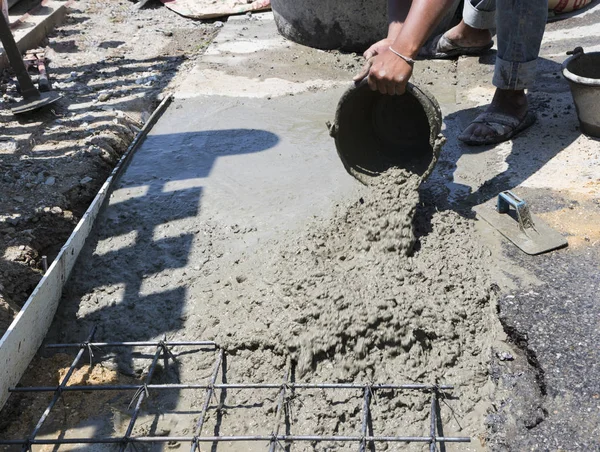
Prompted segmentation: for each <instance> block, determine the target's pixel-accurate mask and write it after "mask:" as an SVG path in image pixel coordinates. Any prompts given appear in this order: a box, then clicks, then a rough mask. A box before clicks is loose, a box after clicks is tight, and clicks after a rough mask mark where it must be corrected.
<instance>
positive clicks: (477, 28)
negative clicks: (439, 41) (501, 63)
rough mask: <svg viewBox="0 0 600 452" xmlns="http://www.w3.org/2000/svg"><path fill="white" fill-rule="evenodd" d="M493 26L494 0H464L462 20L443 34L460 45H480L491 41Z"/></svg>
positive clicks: (494, 18) (494, 24) (494, 16)
mask: <svg viewBox="0 0 600 452" xmlns="http://www.w3.org/2000/svg"><path fill="white" fill-rule="evenodd" d="M495 27H496V0H465V5H464V8H463V20H461V21H460V23H459V24H458V25H456V26H455V27H453V28H451V29H450V30H448V32H447V33H446V35H445V36H446V38H447V39H448V40H450V41H451V42H453V43H455V44H456V45H457V46H460V47H481V46H484V45H486V44H488V43H489V42H491V40H492V33H491V31H490V30H491V29H492V28H495Z"/></svg>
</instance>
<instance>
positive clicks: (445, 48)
mask: <svg viewBox="0 0 600 452" xmlns="http://www.w3.org/2000/svg"><path fill="white" fill-rule="evenodd" d="M493 45H494V41H490V42H488V43H487V44H485V45H483V46H476V47H461V46H459V45H458V44H457V43H455V42H454V41H452V40H451V39H448V38H447V37H446V35H445V34H441V35H439V36H436V37H435V38H433V40H432V41H431V42H430V43H429V44H428V45H426V46H425V47H423V49H421V52H419V56H420V57H421V58H429V59H444V58H455V57H458V56H461V55H470V56H475V55H482V54H484V53H485V52H486V51H488V50H490V49H491V48H492V46H493Z"/></svg>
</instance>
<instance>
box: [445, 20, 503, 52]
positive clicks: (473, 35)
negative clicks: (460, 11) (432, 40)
mask: <svg viewBox="0 0 600 452" xmlns="http://www.w3.org/2000/svg"><path fill="white" fill-rule="evenodd" d="M444 35H445V36H446V38H448V39H449V40H450V41H452V42H453V43H455V44H456V45H458V46H460V47H482V46H485V45H487V44H489V42H490V41H491V40H492V33H491V32H490V30H480V29H478V28H473V27H470V26H468V25H467V24H465V23H464V21H462V20H461V21H460V23H459V24H458V25H456V26H455V27H453V28H451V29H450V30H448V31H447V32H446V33H444Z"/></svg>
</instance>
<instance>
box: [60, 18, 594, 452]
mask: <svg viewBox="0 0 600 452" xmlns="http://www.w3.org/2000/svg"><path fill="white" fill-rule="evenodd" d="M598 14H600V6H596V7H594V8H590V9H588V10H586V12H585V13H583V14H581V15H579V16H574V17H573V18H571V19H569V20H568V21H564V22H555V23H553V24H551V25H549V26H548V34H547V37H546V41H545V43H544V46H543V51H542V59H541V64H540V66H539V71H538V76H539V84H538V87H537V88H536V89H535V90H533V91H532V92H531V103H532V106H533V107H534V108H535V110H536V111H537V112H538V115H539V121H538V123H537V124H536V125H535V126H534V127H533V128H532V129H530V130H528V131H527V132H525V133H524V134H523V135H522V136H520V137H519V138H518V139H516V140H514V141H510V142H508V143H504V144H501V145H498V146H494V147H484V148H469V147H466V146H464V145H462V144H460V143H459V142H458V141H457V140H456V136H457V135H458V133H459V131H460V130H462V129H463V128H464V127H465V126H466V125H467V124H468V123H469V121H470V120H471V119H473V118H474V117H475V115H476V114H477V112H478V111H480V110H481V109H482V108H483V107H484V106H485V105H486V104H487V103H488V102H489V100H490V98H491V95H492V94H493V90H492V87H491V83H490V82H491V73H492V72H491V71H492V66H491V63H492V61H493V58H490V57H484V58H482V59H481V60H479V59H478V58H461V59H460V60H459V61H458V64H457V65H456V64H455V63H453V62H422V63H421V62H420V63H418V64H417V67H418V68H419V69H418V71H420V72H418V73H417V74H416V80H418V81H420V82H421V83H423V84H424V85H425V87H426V88H430V89H431V90H432V91H433V92H434V94H435V95H436V96H438V100H439V101H440V104H441V107H442V110H443V112H444V113H445V115H446V117H445V129H444V134H445V135H446V137H447V140H448V141H447V145H446V146H445V148H444V151H443V154H442V157H441V159H440V162H439V164H438V167H437V168H436V171H435V173H434V174H433V176H432V177H431V178H430V179H429V180H428V181H427V182H426V183H425V184H424V186H423V187H422V190H421V191H422V199H423V200H424V201H425V202H427V203H430V204H433V205H435V206H436V207H437V208H438V209H439V210H446V209H450V210H456V211H459V212H461V213H462V214H463V215H465V216H467V217H470V218H472V216H473V215H472V212H471V209H470V208H471V207H472V206H473V205H475V204H478V203H480V202H483V201H486V200H489V199H491V198H493V197H494V196H496V195H497V193H498V192H499V191H501V190H504V189H515V191H516V192H517V193H518V194H521V195H522V196H523V197H524V198H525V199H528V200H529V201H530V203H531V205H532V207H533V209H534V212H536V213H537V214H540V215H542V216H543V217H544V219H545V220H546V221H547V222H549V223H550V224H551V225H552V226H553V227H555V228H557V229H558V230H559V231H560V232H561V233H563V234H565V235H567V236H568V237H569V240H570V241H572V246H570V247H569V248H567V249H566V250H562V251H559V252H555V253H552V254H550V255H547V256H542V257H525V256H524V255H522V254H520V252H518V251H516V250H515V249H514V248H512V247H511V246H508V245H506V244H505V243H504V242H503V241H502V240H501V239H500V238H499V236H498V235H497V234H495V233H494V231H493V230H492V229H490V228H487V227H484V226H482V227H481V228H480V229H481V231H480V234H481V239H482V240H485V241H486V242H487V243H488V245H489V248H490V250H491V253H492V255H493V258H494V260H495V263H496V267H495V268H494V269H492V270H494V271H495V277H496V280H497V289H498V293H499V299H500V302H499V310H500V316H501V319H502V321H503V323H504V325H505V328H506V331H507V333H508V335H509V338H510V340H511V341H512V342H513V343H514V345H515V349H518V351H519V355H518V356H516V358H517V359H515V360H514V361H510V360H508V361H507V360H500V359H494V360H493V362H492V366H491V367H492V369H491V374H492V378H493V380H494V382H495V383H496V384H497V388H496V389H497V390H496V393H495V395H494V396H493V397H495V407H496V410H495V411H494V412H492V413H487V414H489V416H488V418H487V422H488V426H489V431H490V432H491V436H490V442H489V443H488V446H489V448H490V449H496V450H596V449H598V448H599V447H600V444H599V443H598V437H599V435H598V431H597V426H598V422H595V420H597V419H599V418H600V404H599V403H598V394H600V380H599V378H600V377H599V376H598V372H597V364H598V363H599V362H600V356H599V352H598V348H597V347H595V346H594V344H597V343H598V340H599V339H600V337H598V329H597V325H598V320H600V304H599V303H598V300H597V296H596V295H595V294H597V292H598V289H599V287H598V284H599V281H598V274H599V273H598V261H599V259H598V256H599V255H600V238H599V237H598V236H597V226H596V225H597V224H600V205H599V204H598V202H597V200H598V190H599V187H600V182H599V181H600V165H598V163H600V162H599V161H598V159H599V155H600V143H599V142H598V140H596V139H591V138H588V137H585V136H583V135H581V133H580V132H579V130H578V123H577V118H576V115H575V110H574V108H573V107H572V100H571V99H570V93H569V91H568V86H567V85H566V82H565V81H564V80H563V79H562V78H561V76H560V72H559V63H560V62H561V61H562V59H563V58H564V51H565V50H568V49H570V48H571V46H572V45H573V44H574V43H575V42H579V43H584V44H586V46H588V47H589V49H590V50H597V48H598V43H597V36H598V34H600V26H599V25H598V23H597V18H598ZM561 36H562V37H561ZM565 36H572V37H573V38H572V39H567V40H566V41H565V40H564V39H563V37H565ZM359 67H360V59H358V58H356V57H355V56H352V55H339V54H337V53H332V52H321V51H316V50H312V49H308V48H304V47H302V46H298V45H293V44H291V43H289V42H287V41H285V40H283V39H282V38H281V37H279V36H278V35H277V33H276V29H275V25H274V22H273V18H272V15H270V14H265V15H257V17H254V18H252V19H249V18H246V17H242V18H235V19H232V20H230V21H229V22H228V24H227V25H226V27H225V28H224V29H223V32H222V33H221V34H220V35H219V37H218V38H217V40H216V42H215V43H214V45H212V46H211V48H210V49H209V51H208V52H207V55H206V57H205V58H204V59H203V60H202V62H201V63H200V64H199V65H198V66H197V67H196V68H195V69H194V70H193V71H191V72H190V73H189V74H186V77H185V78H183V83H182V84H181V89H180V90H179V91H178V93H176V98H177V100H176V101H175V102H174V104H173V105H172V106H171V107H170V109H169V111H168V112H167V113H166V114H165V116H164V117H163V119H162V120H161V121H160V122H159V123H158V124H157V126H156V127H155V129H154V130H153V132H152V134H151V135H150V137H149V138H148V140H147V141H146V143H145V144H144V145H143V147H142V148H141V149H140V150H139V151H138V153H137V155H136V156H135V158H134V159H133V161H132V163H131V166H130V167H129V169H128V171H127V173H126V174H125V175H124V177H123V179H122V180H121V186H120V188H119V189H118V190H117V191H116V192H115V193H114V194H113V197H112V199H111V204H110V206H109V208H108V210H107V211H106V212H105V214H104V216H103V218H102V220H101V221H100V223H99V225H98V232H97V237H96V240H95V241H94V244H93V245H92V246H90V247H88V249H87V250H86V251H84V258H83V259H81V265H80V268H78V269H77V271H76V276H75V277H74V278H73V280H72V281H71V283H70V284H69V291H68V294H67V295H66V296H65V298H64V300H63V305H62V308H61V310H60V312H59V314H58V316H57V318H56V320H55V324H54V327H53V329H52V331H51V332H50V335H49V338H48V340H49V341H61V342H62V341H64V340H69V341H73V340H81V339H82V337H84V336H85V335H86V334H87V331H88V330H89V327H90V326H91V324H93V323H97V322H98V321H101V322H102V323H101V324H100V325H99V327H100V331H99V336H100V337H103V338H104V339H108V338H109V337H113V338H114V337H115V335H118V336H119V339H123V340H127V339H131V340H144V339H150V338H159V337H161V336H162V335H163V334H165V333H169V334H172V335H175V336H176V337H177V336H178V335H179V336H181V335H182V334H183V333H182V330H183V328H184V327H185V326H188V327H190V328H191V329H190V330H189V331H191V333H190V334H194V335H201V334H202V331H198V330H197V329H194V319H198V318H201V317H202V316H203V315H204V314H206V313H204V312H203V311H202V306H198V305H197V304H196V303H195V300H197V299H198V298H199V297H201V296H202V294H203V289H204V287H205V285H206V284H208V283H210V284H217V283H218V284H225V285H227V284H235V281H236V278H235V277H232V275H233V274H234V271H235V270H232V271H231V272H230V280H227V281H221V279H218V280H211V281H210V282H207V281H206V279H205V278H206V275H207V273H206V272H205V270H206V268H208V267H209V266H210V265H211V259H212V258H210V257H208V256H209V255H210V256H216V258H217V259H220V265H221V266H222V267H223V266H227V265H230V266H231V268H233V269H237V268H238V267H236V265H237V264H238V262H237V261H239V259H238V257H239V256H240V255H241V254H242V253H252V252H253V250H258V249H260V247H261V244H263V243H266V242H267V241H269V240H276V239H277V237H278V236H281V235H285V234H294V233H295V231H297V229H298V227H299V226H301V225H302V224H305V223H306V222H307V221H308V220H309V219H311V218H313V217H315V216H316V217H326V216H327V215H329V214H330V213H331V212H332V211H333V209H335V205H336V204H337V203H341V202H343V201H344V200H345V199H347V197H348V196H351V195H352V193H353V190H354V189H355V188H356V186H357V185H356V182H355V181H354V180H352V179H351V178H350V177H349V176H348V175H347V174H345V172H344V171H343V168H342V166H341V164H340V162H339V161H338V160H337V156H336V155H335V150H334V146H333V141H332V140H331V139H330V138H329V137H328V135H327V131H326V128H325V126H324V123H325V121H327V120H329V119H332V117H333V113H334V110H335V105H336V103H337V98H338V97H339V95H340V94H341V92H342V90H343V89H344V87H346V86H347V85H348V80H349V78H350V76H351V74H352V73H353V72H355V71H357V70H358V69H359ZM449 81H450V82H449ZM223 274H225V273H223ZM90 275H92V277H90ZM213 276H214V275H213ZM214 277H215V278H216V276H214ZM237 282H238V283H239V280H238V281H237ZM219 287H220V286H219ZM94 300H96V301H94ZM142 306H151V309H153V310H154V311H155V312H149V310H148V309H149V308H145V309H142V308H141V307H142ZM156 312H159V313H160V315H161V319H164V321H162V322H160V323H157V322H155V321H154V322H153V321H152V319H155V318H156ZM74 319H77V322H76V324H74V323H75V322H74V321H73V320H74ZM515 354H516V353H515ZM129 358H131V359H130V360H129V362H128V363H125V364H124V365H131V366H132V367H135V365H134V364H135V359H134V358H132V357H128V359H129ZM121 364H123V363H121ZM137 367H139V365H138V366H137ZM188 402H189V401H188ZM188 402H185V403H188ZM181 403H184V402H183V401H182V402H181ZM189 403H191V404H192V405H193V403H194V402H193V401H192V402H189ZM184 405H185V404H184ZM184 405H179V406H177V407H176V408H177V409H179V410H183V409H185V408H189V406H184ZM171 408H172V409H175V408H174V407H171ZM187 415H188V416H189V413H188V414H187ZM484 416H485V414H483V413H482V414H481V417H482V422H483V417H484ZM186 422H187V421H186ZM472 447H473V448H474V449H471V450H477V447H479V448H483V447H484V445H473V446H472ZM461 450H467V449H461Z"/></svg>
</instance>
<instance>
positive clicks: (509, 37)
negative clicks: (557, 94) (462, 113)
mask: <svg viewBox="0 0 600 452" xmlns="http://www.w3.org/2000/svg"><path fill="white" fill-rule="evenodd" d="M547 15H548V5H547V1H546V0H498V11H497V30H498V55H497V57H496V68H495V72H494V78H493V84H494V86H496V88H497V89H496V93H495V94H494V98H493V100H492V103H491V105H490V106H489V107H488V109H487V111H486V113H484V115H482V116H481V117H479V118H478V119H476V120H475V122H474V123H473V124H471V125H470V126H469V127H467V129H466V130H465V131H464V132H463V133H462V134H461V135H460V136H459V139H461V140H462V141H465V142H466V143H468V144H492V143H498V142H500V141H506V140H508V139H510V138H512V137H513V136H514V135H515V134H516V133H518V132H520V131H521V130H523V129H525V128H527V127H528V126H530V125H531V124H533V122H534V121H535V116H533V114H532V113H530V112H529V111H528V103H527V96H526V94H525V89H526V88H529V87H531V86H532V85H533V82H534V81H535V67H536V60H537V57H538V54H539V51H540V46H541V43H542V37H543V35H544V28H545V26H546V20H547ZM486 115H487V116H486ZM494 117H496V118H497V121H494Z"/></svg>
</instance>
